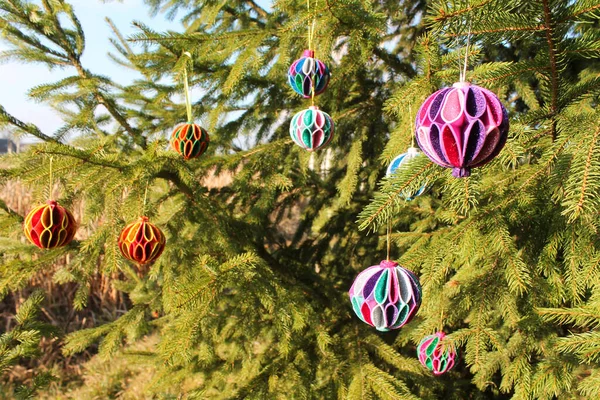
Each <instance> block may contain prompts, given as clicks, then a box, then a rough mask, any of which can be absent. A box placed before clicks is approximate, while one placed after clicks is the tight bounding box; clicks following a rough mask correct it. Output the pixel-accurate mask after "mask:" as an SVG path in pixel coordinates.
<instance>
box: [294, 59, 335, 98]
mask: <svg viewBox="0 0 600 400" xmlns="http://www.w3.org/2000/svg"><path fill="white" fill-rule="evenodd" d="M329 78H330V74H329V68H327V66H326V65H325V63H324V62H323V61H321V60H318V59H316V58H315V52H314V51H313V50H304V53H302V58H299V59H297V60H296V61H294V62H293V63H292V65H291V66H290V69H289V71H288V82H289V84H290V86H291V87H292V89H294V91H295V92H296V93H298V94H301V95H302V96H303V97H304V98H305V99H308V98H310V97H312V90H313V88H314V91H315V96H317V95H320V94H321V93H323V92H324V91H325V89H326V88H327V85H328V84H329Z"/></svg>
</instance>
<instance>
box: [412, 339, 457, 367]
mask: <svg viewBox="0 0 600 400" xmlns="http://www.w3.org/2000/svg"><path fill="white" fill-rule="evenodd" d="M445 336H446V334H445V333H444V332H436V333H435V334H433V335H429V336H425V337H424V338H423V340H421V342H420V343H419V345H418V346H417V356H418V357H419V362H420V363H421V364H422V365H423V366H424V367H425V368H427V369H428V370H430V371H431V372H433V374H434V375H442V374H444V373H446V372H448V371H449V370H451V369H452V367H454V360H455V358H456V349H455V348H454V346H452V345H451V344H444V343H443V340H444V337H445Z"/></svg>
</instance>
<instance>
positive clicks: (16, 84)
mask: <svg viewBox="0 0 600 400" xmlns="http://www.w3.org/2000/svg"><path fill="white" fill-rule="evenodd" d="M69 3H71V4H72V5H73V7H74V8H75V13H76V15H77V17H78V18H79V20H80V21H81V24H82V26H83V28H84V31H85V36H86V49H85V52H84V56H83V60H82V61H83V64H84V66H85V67H86V68H88V69H90V70H91V71H93V72H96V73H99V74H102V75H106V76H109V77H111V78H113V79H114V80H115V81H117V82H119V83H125V82H127V81H129V80H132V79H134V78H135V77H136V74H135V72H133V71H128V70H127V69H124V68H122V67H120V66H119V65H117V64H116V63H115V62H113V61H112V60H111V59H110V58H109V57H108V56H107V52H108V51H109V50H111V45H110V42H109V38H110V37H111V34H112V31H111V30H110V28H109V27H108V25H107V23H106V21H105V18H106V17H110V18H111V19H112V20H113V22H114V23H115V25H116V26H117V28H119V30H121V32H122V33H123V35H124V36H125V37H127V36H128V35H129V34H132V33H133V32H135V28H134V27H133V26H132V21H140V22H143V23H145V24H147V25H148V26H151V27H152V28H153V29H154V30H157V31H165V30H167V29H170V30H178V31H179V30H182V27H181V25H180V23H179V22H178V21H177V20H174V21H168V20H166V19H165V18H164V17H163V16H162V15H161V14H159V15H157V16H156V17H151V16H150V13H149V8H148V7H147V6H145V5H144V4H143V0H123V1H122V2H118V1H113V2H109V3H104V2H102V1H101V0H69ZM132 46H135V45H134V44H132ZM3 49H6V45H5V44H4V43H2V42H1V41H0V50H3ZM70 74H72V71H70V70H67V69H65V70H58V69H55V70H52V71H50V70H49V69H48V68H46V67H45V66H43V65H36V64H23V63H17V62H12V61H11V62H8V63H4V64H0V88H2V90H0V104H2V105H3V106H4V108H6V110H7V111H8V112H9V113H11V114H12V115H14V116H16V117H17V118H19V119H21V120H23V121H25V122H31V123H34V124H36V125H37V126H38V127H40V129H42V131H43V132H44V133H53V132H54V130H56V129H57V128H58V127H59V126H60V125H61V120H60V118H59V117H58V115H56V114H55V113H54V111H53V110H52V108H50V107H48V106H46V105H44V104H40V103H36V102H34V101H32V100H29V99H28V97H27V92H28V91H29V89H31V88H32V87H34V86H36V85H39V84H42V83H48V82H53V81H56V80H59V79H61V78H63V77H65V76H68V75H70Z"/></svg>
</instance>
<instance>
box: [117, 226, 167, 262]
mask: <svg viewBox="0 0 600 400" xmlns="http://www.w3.org/2000/svg"><path fill="white" fill-rule="evenodd" d="M165 242H166V239H165V235H164V234H163V233H162V231H161V230H160V229H159V228H158V227H157V226H156V225H153V224H151V223H150V222H148V217H140V218H139V219H138V220H137V221H135V222H132V223H131V224H129V225H127V226H126V227H125V228H123V230H122V231H121V234H120V235H119V249H120V250H121V253H122V254H123V256H124V257H125V258H127V259H129V260H131V261H135V262H137V263H138V264H140V265H144V264H149V263H151V262H153V261H154V260H156V259H157V258H158V257H159V256H160V255H161V254H162V252H163V250H164V249H165Z"/></svg>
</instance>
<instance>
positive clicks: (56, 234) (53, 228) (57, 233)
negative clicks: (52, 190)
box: [23, 200, 77, 249]
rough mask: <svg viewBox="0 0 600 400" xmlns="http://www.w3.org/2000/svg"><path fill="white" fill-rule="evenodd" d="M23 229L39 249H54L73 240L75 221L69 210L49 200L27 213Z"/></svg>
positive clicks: (75, 227)
mask: <svg viewBox="0 0 600 400" xmlns="http://www.w3.org/2000/svg"><path fill="white" fill-rule="evenodd" d="M23 231H24V232H25V236H27V239H29V241H30V242H31V243H33V244H35V245H36V246H37V247H39V248H40V249H54V248H56V247H61V246H65V245H67V244H68V243H69V242H70V241H71V240H73V236H75V232H76V231H77V223H76V222H75V218H73V214H71V213H70V212H69V210H67V209H66V208H64V207H62V206H59V205H58V203H57V202H56V201H54V200H49V201H48V203H47V204H43V205H41V206H38V207H36V208H34V209H33V210H31V211H30V212H29V214H27V217H26V218H25V222H24V224H23Z"/></svg>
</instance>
